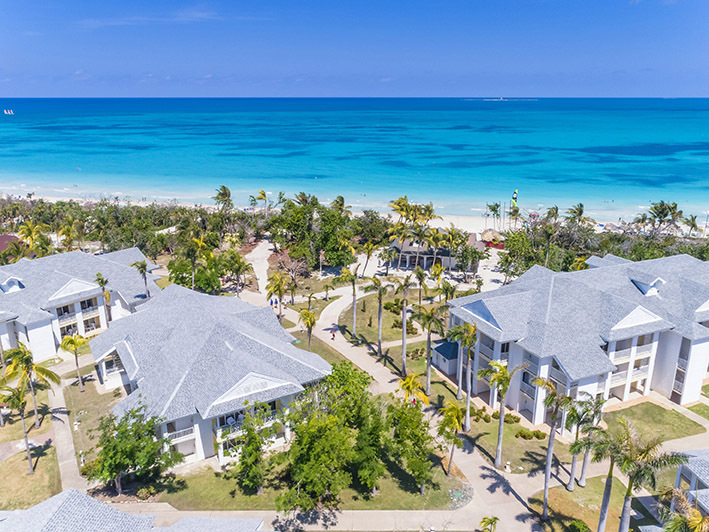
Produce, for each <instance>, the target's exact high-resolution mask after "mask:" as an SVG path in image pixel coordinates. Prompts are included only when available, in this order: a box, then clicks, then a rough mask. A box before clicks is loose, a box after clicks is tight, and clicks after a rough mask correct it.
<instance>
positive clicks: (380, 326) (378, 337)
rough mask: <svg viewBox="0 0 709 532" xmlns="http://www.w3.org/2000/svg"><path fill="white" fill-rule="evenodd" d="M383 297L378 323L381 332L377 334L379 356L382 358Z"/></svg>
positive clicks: (380, 297)
mask: <svg viewBox="0 0 709 532" xmlns="http://www.w3.org/2000/svg"><path fill="white" fill-rule="evenodd" d="M382 320H383V315H382V296H379V314H378V315H377V322H378V324H379V331H378V333H377V354H378V355H379V356H382Z"/></svg>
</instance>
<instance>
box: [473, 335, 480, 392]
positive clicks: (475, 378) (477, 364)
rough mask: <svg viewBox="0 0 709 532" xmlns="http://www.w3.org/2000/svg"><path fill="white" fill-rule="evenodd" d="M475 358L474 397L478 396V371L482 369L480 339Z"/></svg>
mask: <svg viewBox="0 0 709 532" xmlns="http://www.w3.org/2000/svg"><path fill="white" fill-rule="evenodd" d="M474 352H475V358H474V359H473V395H477V394H478V369H479V367H480V338H478V341H477V342H475V351H474Z"/></svg>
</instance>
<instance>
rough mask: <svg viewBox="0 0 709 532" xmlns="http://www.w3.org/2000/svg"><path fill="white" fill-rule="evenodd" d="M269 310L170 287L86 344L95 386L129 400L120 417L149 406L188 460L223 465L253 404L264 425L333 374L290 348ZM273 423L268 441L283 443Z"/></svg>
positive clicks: (285, 433) (283, 433) (285, 434)
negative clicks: (264, 410) (261, 408)
mask: <svg viewBox="0 0 709 532" xmlns="http://www.w3.org/2000/svg"><path fill="white" fill-rule="evenodd" d="M294 341H295V338H293V336H291V335H290V334H289V333H287V332H286V331H285V330H284V329H283V328H282V327H281V325H280V323H279V322H278V319H277V318H276V316H275V315H274V313H273V310H272V309H271V308H269V307H264V308H260V307H255V306H253V305H250V304H248V303H245V302H244V301H241V300H240V299H238V298H236V297H220V296H210V295H206V294H200V293H197V292H194V291H192V290H189V289H187V288H182V287H180V286H177V285H170V286H168V287H167V288H165V289H164V290H163V291H162V292H160V293H158V294H156V295H155V296H154V297H152V298H151V299H150V301H148V302H147V303H146V304H145V305H142V306H141V307H140V309H139V310H138V311H137V312H136V313H135V314H133V315H131V316H127V317H126V318H123V319H122V320H121V321H120V322H118V323H116V324H115V325H112V326H111V328H110V329H109V330H108V331H106V332H105V333H103V334H101V335H100V336H98V337H96V338H95V339H94V340H92V341H91V350H92V352H93V354H94V358H95V360H96V363H97V365H98V375H99V380H100V381H101V382H102V385H103V386H104V387H105V388H106V389H111V388H118V387H121V388H123V389H124V390H125V392H126V393H127V394H128V396H127V397H126V398H125V399H123V401H121V402H120V403H119V404H118V405H117V407H116V408H115V409H114V412H116V414H117V415H120V414H121V413H123V412H125V411H127V410H129V409H131V408H135V407H137V406H138V405H139V404H144V405H145V406H146V409H147V412H148V414H149V415H157V416H160V417H161V418H164V419H165V423H163V425H162V427H161V432H162V435H163V436H165V437H167V438H168V439H169V440H170V441H171V442H172V445H173V448H174V449H175V450H177V451H179V452H181V453H182V454H184V455H185V457H186V458H187V459H188V460H201V459H204V458H209V457H211V456H214V455H215V454H216V455H217V456H218V458H219V462H220V463H224V462H227V461H229V460H230V459H231V458H232V457H231V454H230V449H231V448H232V447H233V445H232V443H233V440H234V437H235V436H236V435H238V432H239V427H240V426H241V424H242V421H243V419H244V414H245V411H246V409H247V408H252V407H253V405H254V403H256V402H258V403H264V404H266V405H268V406H269V407H270V410H271V422H273V420H274V418H275V415H276V414H277V413H278V411H280V410H282V409H285V408H288V405H289V404H290V403H291V402H292V401H293V399H294V398H295V397H296V395H297V394H298V393H300V392H302V391H303V389H304V388H305V387H306V386H308V385H309V384H312V383H315V382H317V381H319V380H321V379H322V378H323V377H325V376H326V375H328V374H329V373H330V369H331V368H330V365H329V364H328V363H327V362H325V361H324V360H323V359H321V358H320V357H319V356H318V355H316V354H314V353H310V352H307V351H304V350H302V349H299V348H297V347H295V346H294V345H292V344H293V342H294ZM289 436H290V434H289V430H288V427H287V426H285V425H280V426H279V428H278V431H277V435H276V437H275V442H274V443H275V444H277V443H281V442H284V441H286V440H287V439H288V438H289Z"/></svg>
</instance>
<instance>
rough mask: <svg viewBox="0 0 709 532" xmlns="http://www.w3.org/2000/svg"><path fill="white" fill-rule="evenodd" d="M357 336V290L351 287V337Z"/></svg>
mask: <svg viewBox="0 0 709 532" xmlns="http://www.w3.org/2000/svg"><path fill="white" fill-rule="evenodd" d="M356 336H357V289H356V288H355V287H354V285H352V337H353V338H354V337H356Z"/></svg>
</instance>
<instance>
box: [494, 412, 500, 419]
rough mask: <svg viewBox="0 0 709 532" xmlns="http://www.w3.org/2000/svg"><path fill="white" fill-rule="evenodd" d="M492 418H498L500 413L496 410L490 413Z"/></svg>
mask: <svg viewBox="0 0 709 532" xmlns="http://www.w3.org/2000/svg"><path fill="white" fill-rule="evenodd" d="M492 419H500V413H499V412H498V411H497V410H495V411H494V412H493V413H492Z"/></svg>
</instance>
